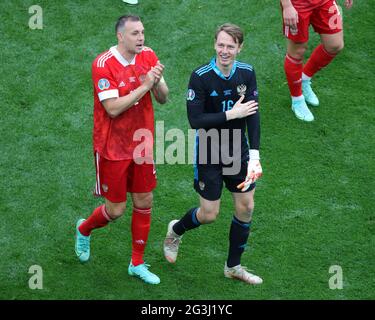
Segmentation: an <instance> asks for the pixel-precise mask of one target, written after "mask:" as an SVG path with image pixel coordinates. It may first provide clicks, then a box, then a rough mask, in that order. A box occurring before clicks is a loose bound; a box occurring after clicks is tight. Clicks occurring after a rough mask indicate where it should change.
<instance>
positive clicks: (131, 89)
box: [75, 15, 168, 284]
mask: <svg viewBox="0 0 375 320" xmlns="http://www.w3.org/2000/svg"><path fill="white" fill-rule="evenodd" d="M116 35H117V40H118V44H117V46H113V47H111V48H110V49H109V50H108V51H106V52H104V53H102V54H100V55H99V56H98V57H97V58H96V59H95V60H94V62H93V64H92V81H93V86H94V129H93V147H94V155H95V164H96V187H95V194H96V195H99V196H103V197H104V198H105V204H103V205H101V206H99V207H98V208H96V209H95V210H94V211H93V212H92V214H91V215H90V216H89V217H88V218H87V219H80V220H78V222H77V226H76V244H75V251H76V254H77V256H78V258H79V260H80V261H81V262H86V261H88V259H89V257H90V237H91V232H92V230H94V229H97V228H101V227H104V226H106V225H107V224H108V223H109V222H111V221H113V220H116V219H118V218H119V217H121V216H122V214H123V212H124V210H125V207H126V199H127V192H129V193H131V197H132V202H133V214H132V223H131V232H132V256H131V261H130V264H129V268H128V273H129V275H132V276H137V277H139V278H141V279H142V280H143V281H145V282H146V283H151V284H158V283H159V282H160V279H159V277H158V276H156V275H155V274H153V273H152V272H150V271H149V270H148V267H149V265H146V264H145V262H144V260H143V254H144V250H145V246H146V243H147V238H148V234H149V230H150V225H151V207H152V190H153V189H154V188H155V187H156V176H155V174H156V172H155V166H154V163H153V159H152V154H153V152H152V147H153V134H154V112H153V105H152V98H151V94H150V93H151V92H152V94H153V95H154V97H155V99H156V100H157V101H158V102H159V103H161V104H164V103H165V102H166V101H167V96H168V87H167V85H166V83H165V81H164V78H163V71H164V66H163V65H162V64H161V63H160V62H159V60H158V58H157V56H156V54H155V53H154V51H153V50H152V49H150V48H148V47H145V46H144V41H145V36H144V27H143V24H142V22H141V20H140V18H139V17H138V16H133V15H127V16H122V17H120V18H119V19H118V21H117V24H116ZM139 133H141V134H140V135H139ZM147 133H148V135H147ZM142 135H143V136H144V137H146V138H147V136H148V139H143V141H142V142H140V141H139V139H138V137H139V136H142ZM141 144H142V145H143V146H144V148H138V147H139V146H140V145H141ZM138 149H139V150H143V151H137V150H138Z"/></svg>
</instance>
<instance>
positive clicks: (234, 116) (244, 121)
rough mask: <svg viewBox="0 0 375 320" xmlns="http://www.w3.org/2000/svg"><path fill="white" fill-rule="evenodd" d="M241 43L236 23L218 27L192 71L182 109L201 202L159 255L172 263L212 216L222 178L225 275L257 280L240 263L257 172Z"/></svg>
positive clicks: (253, 99)
mask: <svg viewBox="0 0 375 320" xmlns="http://www.w3.org/2000/svg"><path fill="white" fill-rule="evenodd" d="M242 47H243V32H242V31H241V29H240V28H239V27H238V26H236V25H233V24H224V25H222V26H220V27H219V28H218V29H217V31H216V34H215V50H216V57H214V58H213V59H212V60H211V61H210V62H209V63H208V64H205V65H203V66H201V67H199V68H197V69H195V70H194V71H193V73H192V75H191V78H190V82H189V88H188V92H187V113H188V118H189V122H190V125H191V127H192V128H193V129H196V130H197V131H196V144H195V156H194V157H195V159H194V188H195V190H196V191H197V192H198V193H199V195H200V206H199V207H198V208H197V207H196V208H191V209H190V210H188V212H187V213H186V214H185V215H184V216H183V217H182V218H181V219H180V220H172V221H171V222H170V223H169V225H168V231H167V236H166V239H165V241H164V255H165V257H166V259H167V260H168V261H169V262H171V263H174V262H176V259H177V253H178V249H179V244H180V241H181V237H182V235H183V234H184V233H185V232H186V231H188V230H191V229H194V228H197V227H199V226H200V225H201V224H207V223H212V222H214V221H215V219H216V217H217V216H218V214H219V209H220V198H221V192H222V188H223V183H225V186H226V188H227V189H228V190H229V191H230V192H231V193H232V196H233V199H234V206H235V210H234V216H233V219H232V223H231V227H230V234H229V253H228V259H227V261H226V263H225V266H224V275H225V276H226V277H228V278H237V279H240V280H242V281H245V282H246V283H249V284H260V283H262V279H261V278H260V277H258V276H256V275H253V274H251V273H250V272H248V271H247V270H246V268H245V267H243V266H241V263H240V259H241V255H242V253H243V252H244V249H245V247H246V245H247V240H248V237H249V233H250V225H251V220H252V213H253V210H254V192H255V181H256V180H257V179H258V178H259V177H260V176H261V175H262V167H261V165H260V160H259V159H260V158H259V141H260V120H259V111H258V90H257V84H256V78H255V72H254V69H253V67H252V66H251V65H249V64H246V63H242V62H239V61H237V60H236V56H237V55H238V53H240V51H241V49H242ZM246 131H247V132H246Z"/></svg>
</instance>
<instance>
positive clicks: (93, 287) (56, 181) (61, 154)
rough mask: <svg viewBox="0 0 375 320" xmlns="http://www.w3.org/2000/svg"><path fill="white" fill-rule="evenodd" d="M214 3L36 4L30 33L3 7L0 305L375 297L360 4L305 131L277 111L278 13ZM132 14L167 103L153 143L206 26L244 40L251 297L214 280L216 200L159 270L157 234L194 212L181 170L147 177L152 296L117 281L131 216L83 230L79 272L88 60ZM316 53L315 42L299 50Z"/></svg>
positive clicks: (273, 4)
mask: <svg viewBox="0 0 375 320" xmlns="http://www.w3.org/2000/svg"><path fill="white" fill-rule="evenodd" d="M339 2H340V1H339ZM219 3H220V2H219V1H216V0H206V1H196V0H191V1H176V0H166V1H145V0H141V1H140V5H139V6H137V7H128V6H126V5H124V4H123V3H122V2H121V1H120V0H117V1H113V0H103V1H73V0H67V1H45V0H43V1H39V2H38V4H39V5H40V6H41V7H42V9H43V29H42V30H31V29H30V28H29V26H28V21H29V18H30V17H31V16H32V14H29V12H28V9H29V7H30V6H31V5H33V4H34V3H33V1H12V2H9V1H2V2H1V4H0V11H1V12H2V21H1V24H0V32H1V35H2V41H1V60H2V73H1V77H0V96H1V105H2V106H1V110H2V112H1V117H0V130H1V134H0V140H1V153H0V177H1V183H0V212H1V218H0V219H1V223H0V248H1V250H0V261H1V262H0V265H1V267H0V287H1V290H0V299H234V300H239V299H249V300H250V299H374V298H375V294H374V292H375V284H374V281H373V279H374V276H375V274H374V273H375V259H374V256H375V252H374V248H375V236H374V234H375V215H374V211H373V207H374V199H375V192H374V190H375V185H374V176H375V170H374V168H375V164H374V161H375V157H374V148H373V147H374V143H373V141H374V136H375V128H374V124H375V110H374V98H373V89H374V85H373V83H374V80H375V78H374V73H375V68H374V64H375V62H374V58H373V52H374V51H375V39H374V33H373V21H374V19H375V14H374V11H373V10H372V6H371V3H372V1H370V0H363V1H355V3H354V7H353V8H352V9H351V10H350V11H347V10H346V9H344V18H345V21H344V26H345V41H346V42H345V45H346V47H345V49H344V51H343V52H342V53H341V54H340V55H339V56H338V57H337V58H336V59H335V61H333V63H332V64H331V65H330V66H329V67H328V68H327V69H325V70H323V71H322V72H320V73H319V74H318V75H317V76H316V77H315V78H314V82H313V88H314V89H315V91H316V93H317V94H318V96H319V98H320V101H321V106H320V107H318V108H312V112H313V113H314V115H315V118H316V120H315V121H314V122H313V123H304V122H302V121H299V120H297V119H296V118H295V116H294V114H293V113H292V111H291V110H290V101H289V96H288V88H287V85H286V80H285V76H284V73H283V59H284V54H285V40H284V38H283V36H282V34H281V16H280V8H279V4H278V3H277V1H273V0H264V1H250V0H249V1H234V0H233V1H224V2H222V4H219ZM130 12H131V13H135V14H139V15H140V16H141V17H142V19H143V22H144V25H145V28H146V42H147V45H149V46H151V47H152V48H153V49H154V50H155V51H156V53H157V54H158V56H159V58H160V60H161V62H162V63H163V64H165V66H166V70H165V79H166V81H167V83H168V85H169V87H170V92H171V94H170V98H169V102H168V104H166V105H163V106H160V105H156V104H155V106H156V107H155V110H156V114H155V116H156V120H157V121H164V125H165V130H166V131H167V130H169V129H173V128H180V129H183V130H184V131H185V132H187V130H188V128H189V126H188V122H187V119H186V111H185V93H186V86H187V82H188V79H189V76H190V73H191V71H192V70H193V69H194V68H195V67H197V66H198V65H200V64H203V63H206V62H207V61H208V60H209V59H210V57H212V56H213V55H214V51H213V34H214V31H215V29H216V27H217V26H218V25H219V24H222V23H224V22H228V21H230V22H233V23H236V24H239V25H240V26H241V27H243V29H244V31H245V43H244V49H243V51H242V52H241V54H240V56H239V59H240V60H242V61H244V62H247V63H250V64H252V65H253V66H254V67H255V70H256V72H257V79H258V90H259V95H260V106H261V120H262V140H261V157H262V166H263V171H264V176H263V178H262V179H261V180H260V181H259V183H258V188H257V191H256V209H255V213H254V221H253V231H252V234H251V236H250V239H249V248H248V250H247V251H246V252H245V254H244V256H243V259H242V263H243V264H244V265H246V266H248V267H249V268H250V269H251V270H254V272H255V273H256V274H259V275H260V276H262V277H263V279H264V284H263V285H261V286H258V287H251V286H248V285H246V284H244V283H240V282H237V281H232V280H229V279H226V278H224V276H223V267H224V262H225V259H226V255H227V248H228V232H229V225H230V221H231V216H232V214H233V207H232V199H231V196H230V194H229V193H228V192H227V191H226V192H224V194H223V198H222V207H221V212H220V216H219V218H218V220H217V221H216V223H215V224H212V225H209V226H203V227H201V228H198V229H196V230H194V231H192V232H190V233H188V234H186V235H185V237H184V241H183V244H182V246H181V251H180V254H179V258H178V261H177V263H176V264H175V265H170V264H168V263H167V262H166V261H165V260H164V257H163V254H162V242H163V239H164V235H165V232H166V227H167V224H168V222H169V221H170V220H171V219H175V218H178V217H180V216H181V215H182V214H183V213H185V212H186V210H187V209H189V208H191V207H192V206H195V205H197V204H198V202H197V195H196V194H195V192H194V191H193V188H192V177H193V170H192V166H191V165H188V164H185V165H167V164H164V165H158V187H157V189H156V190H155V193H154V209H153V222H152V229H151V233H150V238H149V243H148V247H147V251H146V261H147V262H148V263H150V264H151V265H152V269H151V270H152V271H153V272H155V273H156V274H158V275H159V276H160V278H161V284H160V285H157V286H150V285H147V284H144V283H142V282H141V281H140V280H138V279H135V278H132V277H129V276H128V275H127V266H128V263H129V257H130V250H131V241H130V213H131V211H130V210H129V209H130V207H131V205H130V204H129V205H128V208H127V210H126V213H125V216H124V217H123V218H122V219H121V220H119V221H118V222H116V223H113V224H111V225H109V226H108V227H107V228H104V229H100V230H96V231H94V233H93V236H92V248H91V252H92V257H91V261H90V262H89V263H88V264H85V265H81V264H80V263H79V262H78V260H77V259H76V256H75V254H74V226H75V223H76V220H77V219H78V218H79V217H86V216H88V215H89V214H90V213H91V212H92V210H93V209H94V208H95V207H96V206H97V205H99V204H100V203H101V200H100V199H95V198H93V196H92V189H93V186H94V183H95V173H94V165H93V157H92V146H91V132H92V113H93V109H92V105H93V101H92V100H93V98H92V85H91V76H90V75H91V70H90V68H91V62H92V60H93V59H94V58H95V56H96V55H97V54H99V53H100V52H103V51H105V50H106V49H108V48H109V47H110V46H112V45H113V44H115V42H116V38H115V34H114V24H115V21H116V19H117V18H118V17H119V16H120V15H122V14H126V13H130ZM311 34H312V33H311ZM317 43H318V37H317V35H315V34H312V36H311V39H310V47H309V51H308V53H310V52H311V50H312V49H313V47H314V46H315V45H316V44H317ZM170 143H171V142H166V147H167V146H168V145H169V144H170ZM32 265H39V266H41V267H42V270H43V289H42V290H32V289H30V288H29V285H28V283H29V279H30V277H31V274H29V273H28V270H29V268H30V266H32ZM333 265H338V266H340V267H341V268H342V272H343V289H341V290H340V289H336V290H333V289H330V287H329V281H330V278H331V277H332V276H334V274H333V273H329V268H330V267H331V266H333Z"/></svg>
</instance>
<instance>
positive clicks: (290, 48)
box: [284, 13, 314, 121]
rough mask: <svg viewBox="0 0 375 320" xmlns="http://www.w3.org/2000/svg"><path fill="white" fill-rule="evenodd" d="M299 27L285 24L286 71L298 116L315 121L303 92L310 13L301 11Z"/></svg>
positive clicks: (293, 104) (293, 108) (294, 108)
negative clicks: (304, 61) (303, 73)
mask: <svg viewBox="0 0 375 320" xmlns="http://www.w3.org/2000/svg"><path fill="white" fill-rule="evenodd" d="M298 19H299V21H298V24H297V28H294V29H293V28H291V27H289V26H285V25H284V35H285V36H286V38H287V53H286V56H285V60H284V71H285V75H286V79H287V82H288V87H289V92H290V96H291V99H292V110H293V112H294V113H295V115H296V117H297V118H298V119H300V120H304V121H313V120H314V116H313V114H312V113H311V111H310V110H309V108H308V107H307V105H306V102H305V99H304V96H303V94H302V71H303V58H304V54H305V52H306V49H307V42H308V39H309V30H308V28H309V24H310V20H309V19H310V13H299V15H298Z"/></svg>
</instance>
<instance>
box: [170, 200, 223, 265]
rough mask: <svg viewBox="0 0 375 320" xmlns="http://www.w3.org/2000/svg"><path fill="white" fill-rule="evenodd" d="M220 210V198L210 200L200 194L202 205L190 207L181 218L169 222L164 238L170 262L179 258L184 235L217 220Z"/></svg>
mask: <svg viewBox="0 0 375 320" xmlns="http://www.w3.org/2000/svg"><path fill="white" fill-rule="evenodd" d="M219 210H220V199H219V200H216V201H210V200H207V199H204V198H203V197H202V196H200V206H199V207H195V208H191V209H189V210H188V211H187V212H186V213H185V215H184V216H183V217H182V218H181V219H180V220H172V221H171V222H170V223H169V224H168V231H167V235H166V237H165V240H164V256H165V258H166V259H167V261H169V262H170V263H175V262H176V259H177V254H178V249H179V245H180V243H181V238H182V235H183V234H184V233H185V232H186V231H189V230H192V229H195V228H198V227H199V226H201V225H202V224H208V223H212V222H214V221H215V220H216V217H217V216H218V214H219Z"/></svg>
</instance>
